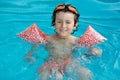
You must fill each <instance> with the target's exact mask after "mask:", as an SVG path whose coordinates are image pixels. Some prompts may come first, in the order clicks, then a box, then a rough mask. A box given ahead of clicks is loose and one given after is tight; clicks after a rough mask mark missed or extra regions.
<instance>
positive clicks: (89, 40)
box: [78, 25, 106, 47]
mask: <svg viewBox="0 0 120 80" xmlns="http://www.w3.org/2000/svg"><path fill="white" fill-rule="evenodd" d="M104 40H106V38H105V37H103V36H102V35H101V34H99V33H98V32H97V31H95V30H94V29H93V28H92V27H91V26H90V25H89V26H88V28H87V30H86V32H85V33H84V35H83V36H82V37H80V38H79V40H78V43H79V44H80V45H81V46H82V47H85V46H94V45H95V44H99V43H101V42H102V41H104Z"/></svg>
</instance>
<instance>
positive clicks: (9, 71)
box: [0, 0, 120, 80]
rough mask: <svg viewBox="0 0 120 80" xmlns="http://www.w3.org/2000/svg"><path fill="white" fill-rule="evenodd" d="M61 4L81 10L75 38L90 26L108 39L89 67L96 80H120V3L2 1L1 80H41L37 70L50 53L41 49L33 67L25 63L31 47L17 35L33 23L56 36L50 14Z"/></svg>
mask: <svg viewBox="0 0 120 80" xmlns="http://www.w3.org/2000/svg"><path fill="white" fill-rule="evenodd" d="M60 3H70V4H72V5H74V6H76V7H77V8H78V11H79V13H80V15H81V16H80V19H79V27H78V31H77V32H75V34H74V35H75V36H78V37H79V36H81V35H82V34H83V33H84V31H85V30H86V28H87V26H88V24H90V25H91V26H93V28H94V29H96V30H97V31H98V32H100V33H101V34H102V35H104V36H105V37H106V38H107V41H105V42H104V43H102V44H101V45H100V47H101V48H102V49H103V55H102V56H101V57H100V58H95V59H94V60H92V61H91V62H90V64H88V65H87V67H88V68H90V69H91V71H92V72H93V73H94V78H95V80H120V41H119V39H120V0H0V18H1V21H0V24H1V25H0V80H38V78H37V69H38V68H39V66H41V65H42V64H43V63H44V59H45V58H46V56H47V52H46V51H45V50H44V48H43V47H41V48H40V50H38V51H37V52H36V54H37V53H40V54H38V55H39V56H40V57H39V58H38V59H37V60H36V62H35V63H34V64H30V63H28V62H25V61H24V56H25V55H26V53H27V51H28V50H29V49H30V48H31V46H30V45H29V44H28V43H26V42H24V41H23V40H21V39H20V38H18V37H17V36H16V34H18V33H19V32H21V31H23V30H24V29H26V28H27V27H28V26H30V25H31V24H32V23H36V24H37V25H38V26H39V27H40V28H41V30H42V31H44V32H45V33H47V34H53V33H54V28H53V27H52V26H51V15H52V11H53V9H54V8H55V6H56V5H57V4H60Z"/></svg>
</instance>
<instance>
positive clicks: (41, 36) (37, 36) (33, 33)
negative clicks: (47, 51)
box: [18, 24, 47, 44]
mask: <svg viewBox="0 0 120 80" xmlns="http://www.w3.org/2000/svg"><path fill="white" fill-rule="evenodd" d="M18 36H19V37H21V38H23V39H24V40H25V41H27V42H35V43H41V44H43V43H47V38H46V34H45V33H43V32H42V31H41V30H40V29H39V28H38V27H37V25H36V24H33V25H32V26H30V27H29V28H27V29H26V30H25V31H23V32H21V33H19V34H18Z"/></svg>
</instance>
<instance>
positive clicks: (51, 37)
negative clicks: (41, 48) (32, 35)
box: [47, 35, 55, 41]
mask: <svg viewBox="0 0 120 80" xmlns="http://www.w3.org/2000/svg"><path fill="white" fill-rule="evenodd" d="M54 36H55V35H47V39H48V41H51V40H53V39H54Z"/></svg>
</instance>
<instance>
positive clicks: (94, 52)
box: [91, 48, 102, 56]
mask: <svg viewBox="0 0 120 80" xmlns="http://www.w3.org/2000/svg"><path fill="white" fill-rule="evenodd" d="M91 53H92V55H94V56H101V55H102V49H97V48H92V49H91Z"/></svg>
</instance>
